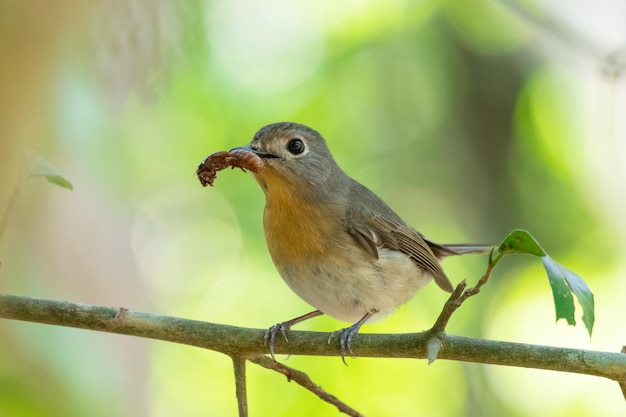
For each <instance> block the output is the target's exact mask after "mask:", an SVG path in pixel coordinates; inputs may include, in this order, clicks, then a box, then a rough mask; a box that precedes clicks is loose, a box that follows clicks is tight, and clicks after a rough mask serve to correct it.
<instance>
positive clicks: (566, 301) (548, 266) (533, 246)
mask: <svg viewBox="0 0 626 417" xmlns="http://www.w3.org/2000/svg"><path fill="white" fill-rule="evenodd" d="M512 253H523V254H527V255H534V256H538V257H540V258H541V261H542V262H543V267H544V268H545V270H546V272H547V274H548V281H549V282H550V287H551V288H552V295H553V297H554V308H555V310H556V320H557V321H558V320H559V319H565V320H566V321H567V323H568V324H569V325H571V326H574V325H576V319H575V317H574V310H575V307H574V297H573V295H575V296H576V299H577V300H578V303H579V304H580V305H581V307H582V309H583V317H582V319H583V323H584V324H585V328H586V329H587V332H588V333H589V337H591V332H592V330H593V324H594V322H595V314H594V308H595V307H594V301H593V293H592V292H591V290H590V289H589V287H588V286H587V284H586V283H585V281H584V280H583V279H582V278H581V277H580V276H578V275H576V274H575V273H574V272H572V271H570V270H569V269H567V268H565V267H564V266H563V265H561V264H559V263H557V262H555V261H554V260H553V259H552V258H550V257H549V256H548V254H547V253H546V251H545V250H544V249H543V248H542V247H541V245H540V244H539V242H537V241H536V240H535V238H534V237H533V236H532V235H531V234H530V233H528V232H527V231H525V230H514V231H512V232H511V233H509V235H508V236H507V237H505V238H504V240H503V241H502V243H500V245H498V246H497V247H496V248H494V250H493V251H492V252H491V255H490V256H489V264H490V265H491V266H495V265H496V264H497V263H498V262H499V261H500V259H502V257H503V256H504V255H509V254H512ZM572 293H573V295H572Z"/></svg>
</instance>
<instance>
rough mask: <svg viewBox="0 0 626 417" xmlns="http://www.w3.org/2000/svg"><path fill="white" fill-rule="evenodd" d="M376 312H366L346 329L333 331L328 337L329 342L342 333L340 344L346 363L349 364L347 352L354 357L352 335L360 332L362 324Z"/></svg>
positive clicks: (342, 356) (343, 359) (342, 358)
mask: <svg viewBox="0 0 626 417" xmlns="http://www.w3.org/2000/svg"><path fill="white" fill-rule="evenodd" d="M375 313H376V311H374V312H370V313H366V314H365V315H364V316H363V317H362V318H361V320H359V321H357V322H356V323H354V324H353V325H352V326H350V327H346V328H345V329H341V330H337V331H336V332H332V333H331V334H330V337H329V338H328V343H330V342H331V340H333V338H334V337H335V336H339V335H341V338H340V339H339V346H340V347H341V360H342V361H343V363H344V364H345V365H348V364H347V363H346V353H350V356H352V357H354V356H353V355H352V349H351V347H350V345H351V344H352V337H353V336H354V335H355V334H357V333H358V332H359V329H360V328H361V326H362V325H363V324H364V323H365V322H366V321H367V320H369V318H370V317H372V316H373V315H374V314H375Z"/></svg>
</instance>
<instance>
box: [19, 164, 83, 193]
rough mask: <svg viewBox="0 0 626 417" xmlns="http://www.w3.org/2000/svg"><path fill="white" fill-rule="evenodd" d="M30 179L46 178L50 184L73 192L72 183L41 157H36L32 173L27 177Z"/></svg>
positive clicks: (31, 169)
mask: <svg viewBox="0 0 626 417" xmlns="http://www.w3.org/2000/svg"><path fill="white" fill-rule="evenodd" d="M27 177H28V178H38V177H44V178H45V179H46V180H47V181H48V182H50V183H52V184H56V185H58V186H59V187H63V188H67V189H68V190H73V189H74V186H73V185H72V183H71V182H70V181H69V180H68V179H67V178H65V177H64V176H63V174H61V173H60V172H59V170H58V169H56V168H55V167H53V166H52V165H50V163H49V162H48V161H46V160H45V159H43V158H42V157H40V156H35V158H34V159H33V163H32V165H31V167H30V172H29V173H28V175H27Z"/></svg>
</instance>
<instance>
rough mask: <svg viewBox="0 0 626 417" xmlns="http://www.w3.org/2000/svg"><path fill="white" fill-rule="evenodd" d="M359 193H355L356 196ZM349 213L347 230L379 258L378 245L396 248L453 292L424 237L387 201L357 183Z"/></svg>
mask: <svg viewBox="0 0 626 417" xmlns="http://www.w3.org/2000/svg"><path fill="white" fill-rule="evenodd" d="M355 194H356V195H355ZM350 197H353V198H350V201H353V202H354V201H359V202H363V203H364V204H358V205H356V204H350V205H349V208H348V211H347V213H346V230H347V231H348V233H350V235H351V236H352V237H354V240H355V241H356V242H357V243H358V244H359V245H360V246H361V247H362V248H363V249H364V250H365V251H366V252H368V253H369V254H371V255H372V256H374V257H376V258H378V248H379V247H383V248H388V249H392V250H397V251H399V252H402V253H404V254H406V255H407V256H409V257H410V258H411V259H412V260H413V261H415V263H416V264H417V266H418V267H420V268H421V269H423V270H425V271H426V272H429V273H430V274H431V275H432V276H433V278H434V279H435V282H436V283H437V285H439V287H441V288H442V289H443V290H445V291H448V292H452V289H453V287H452V283H451V282H450V280H449V279H448V277H447V276H446V274H445V272H443V269H442V268H441V265H439V262H438V260H437V257H436V256H435V254H434V253H433V251H432V250H431V249H430V247H429V246H428V244H427V243H426V241H425V240H424V238H423V237H422V236H421V235H420V234H419V233H418V232H417V231H416V230H415V229H413V228H412V227H410V226H408V225H407V224H406V223H404V222H403V221H402V219H400V217H399V216H398V215H397V214H396V213H395V212H394V211H393V210H391V208H389V206H387V204H385V202H383V201H382V200H381V199H380V198H379V197H378V196H376V195H375V194H374V193H372V192H371V191H370V190H368V189H367V188H365V187H363V186H362V185H361V184H359V183H357V182H354V183H353V189H352V193H351V195H350Z"/></svg>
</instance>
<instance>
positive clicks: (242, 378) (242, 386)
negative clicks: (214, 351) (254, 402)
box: [232, 356, 248, 417]
mask: <svg viewBox="0 0 626 417" xmlns="http://www.w3.org/2000/svg"><path fill="white" fill-rule="evenodd" d="M232 360H233V369H234V371H235V396H236V397H237V409H238V410H239V417H248V394H247V392H246V391H247V390H246V358H243V357H240V356H233V357H232Z"/></svg>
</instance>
